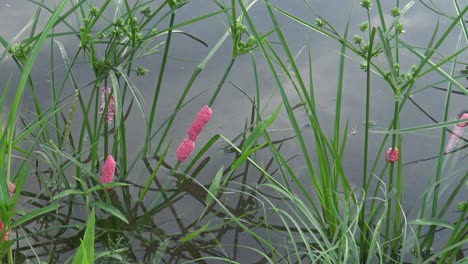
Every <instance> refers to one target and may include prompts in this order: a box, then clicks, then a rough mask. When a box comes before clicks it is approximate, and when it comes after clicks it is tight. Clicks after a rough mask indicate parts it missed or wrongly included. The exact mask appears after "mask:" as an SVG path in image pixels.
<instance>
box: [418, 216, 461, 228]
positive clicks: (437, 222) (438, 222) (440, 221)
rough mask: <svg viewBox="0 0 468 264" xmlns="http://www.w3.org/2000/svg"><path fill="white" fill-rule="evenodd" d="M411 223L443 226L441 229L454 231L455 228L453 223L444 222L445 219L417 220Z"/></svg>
mask: <svg viewBox="0 0 468 264" xmlns="http://www.w3.org/2000/svg"><path fill="white" fill-rule="evenodd" d="M409 223H410V224H413V225H428V226H432V225H435V226H441V227H445V228H448V229H452V230H453V228H454V226H453V225H452V223H450V222H449V221H447V220H443V219H437V218H423V219H417V220H414V221H411V222H409Z"/></svg>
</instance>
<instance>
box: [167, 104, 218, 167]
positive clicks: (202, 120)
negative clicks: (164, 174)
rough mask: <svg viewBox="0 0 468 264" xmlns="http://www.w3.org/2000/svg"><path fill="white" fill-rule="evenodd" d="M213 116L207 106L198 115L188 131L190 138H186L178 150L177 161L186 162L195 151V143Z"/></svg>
mask: <svg viewBox="0 0 468 264" xmlns="http://www.w3.org/2000/svg"><path fill="white" fill-rule="evenodd" d="M212 115H213V111H212V110H211V108H210V107H209V106H207V105H205V106H204V107H203V108H202V109H201V110H200V111H199V112H198V114H197V116H196V117H195V119H194V120H193V122H192V125H191V126H190V129H189V130H188V132H187V134H188V138H184V140H183V141H182V143H180V145H179V147H178V148H177V151H176V155H177V159H178V160H179V161H180V162H183V161H185V160H186V159H187V158H188V157H189V156H190V154H191V153H192V151H193V150H194V149H195V141H196V140H197V138H198V136H199V135H200V133H201V132H202V131H203V128H204V127H205V126H206V124H208V122H209V121H210V119H211V116H212Z"/></svg>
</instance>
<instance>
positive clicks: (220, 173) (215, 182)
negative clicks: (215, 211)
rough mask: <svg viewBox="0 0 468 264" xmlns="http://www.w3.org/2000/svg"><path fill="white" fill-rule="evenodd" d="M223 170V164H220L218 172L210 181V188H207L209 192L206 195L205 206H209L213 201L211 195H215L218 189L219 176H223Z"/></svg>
mask: <svg viewBox="0 0 468 264" xmlns="http://www.w3.org/2000/svg"><path fill="white" fill-rule="evenodd" d="M223 171H224V166H221V168H219V170H218V172H217V173H216V175H215V177H214V179H213V181H212V182H211V185H210V188H209V189H208V192H209V193H211V195H210V194H208V195H207V196H206V200H205V204H206V206H209V205H210V203H211V202H212V201H213V196H216V194H217V193H218V191H219V186H220V184H221V178H222V177H223Z"/></svg>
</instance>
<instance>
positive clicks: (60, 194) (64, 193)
mask: <svg viewBox="0 0 468 264" xmlns="http://www.w3.org/2000/svg"><path fill="white" fill-rule="evenodd" d="M74 194H81V195H84V194H85V192H83V191H80V190H75V189H70V190H65V191H63V192H60V193H57V194H56V195H54V196H53V197H52V199H50V200H51V201H54V200H57V199H62V198H64V197H66V196H69V195H74Z"/></svg>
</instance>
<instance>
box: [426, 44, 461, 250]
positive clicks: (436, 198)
mask: <svg viewBox="0 0 468 264" xmlns="http://www.w3.org/2000/svg"><path fill="white" fill-rule="evenodd" d="M460 41H461V39H459V41H458V42H457V46H456V47H457V48H456V49H458V47H459V45H460ZM456 66H457V58H455V59H454V61H453V63H452V68H451V74H450V75H451V76H454V74H455V71H456ZM452 86H453V85H452V83H451V82H449V84H448V87H447V95H446V97H445V103H444V105H445V107H444V116H443V122H447V120H448V115H449V108H450V101H451V98H452ZM446 135H447V131H446V129H445V128H442V129H441V138H440V143H439V145H440V146H439V158H438V159H437V171H436V177H435V186H434V194H433V199H432V210H431V217H433V218H435V217H436V216H437V209H438V203H439V192H440V181H441V178H442V170H443V167H444V165H443V164H444V151H445V147H444V146H445V141H446V140H445V139H446ZM435 229H436V226H434V225H433V226H431V227H430V228H429V231H428V234H427V237H426V238H427V240H426V239H425V241H427V244H426V250H427V251H429V250H430V249H431V247H432V243H433V241H434V235H435Z"/></svg>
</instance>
